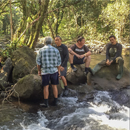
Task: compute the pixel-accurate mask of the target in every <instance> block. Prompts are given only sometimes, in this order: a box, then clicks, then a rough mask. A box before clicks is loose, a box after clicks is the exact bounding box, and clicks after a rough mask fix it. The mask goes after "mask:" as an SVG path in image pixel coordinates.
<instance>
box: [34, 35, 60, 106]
mask: <svg viewBox="0 0 130 130" xmlns="http://www.w3.org/2000/svg"><path fill="white" fill-rule="evenodd" d="M44 43H45V46H44V47H42V48H41V49H40V50H39V54H38V55H37V58H36V62H37V68H38V75H40V76H41V77H42V86H43V87H44V89H43V95H44V104H43V106H44V107H48V97H49V90H48V89H49V81H51V85H52V88H53V94H54V103H53V105H55V106H56V105H57V98H58V90H57V84H59V77H58V76H60V65H61V57H60V53H59V51H58V50H57V49H56V48H55V47H53V46H51V44H52V38H51V37H45V41H44Z"/></svg>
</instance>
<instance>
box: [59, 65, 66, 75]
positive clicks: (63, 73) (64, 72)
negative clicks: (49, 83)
mask: <svg viewBox="0 0 130 130" xmlns="http://www.w3.org/2000/svg"><path fill="white" fill-rule="evenodd" d="M66 72H67V67H64V70H63V71H61V72H60V75H61V76H65V77H66Z"/></svg>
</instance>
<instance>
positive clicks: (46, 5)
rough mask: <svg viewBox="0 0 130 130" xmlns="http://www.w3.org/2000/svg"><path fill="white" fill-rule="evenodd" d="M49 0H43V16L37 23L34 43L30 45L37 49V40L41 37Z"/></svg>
mask: <svg viewBox="0 0 130 130" xmlns="http://www.w3.org/2000/svg"><path fill="white" fill-rule="evenodd" d="M49 1H50V0H43V1H42V4H41V18H40V19H39V21H38V22H37V23H36V30H35V33H34V39H33V41H32V43H31V45H30V47H31V48H32V49H35V46H36V42H37V40H38V37H39V33H40V29H41V27H42V24H43V21H44V19H45V17H46V12H47V9H48V4H49Z"/></svg>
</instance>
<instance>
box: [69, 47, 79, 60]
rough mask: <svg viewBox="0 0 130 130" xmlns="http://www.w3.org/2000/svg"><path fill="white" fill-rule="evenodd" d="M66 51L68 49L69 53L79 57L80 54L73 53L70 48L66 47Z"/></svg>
mask: <svg viewBox="0 0 130 130" xmlns="http://www.w3.org/2000/svg"><path fill="white" fill-rule="evenodd" d="M68 51H69V53H70V54H72V55H75V56H76V57H78V58H80V55H78V54H77V53H75V52H74V51H73V50H72V49H71V48H68Z"/></svg>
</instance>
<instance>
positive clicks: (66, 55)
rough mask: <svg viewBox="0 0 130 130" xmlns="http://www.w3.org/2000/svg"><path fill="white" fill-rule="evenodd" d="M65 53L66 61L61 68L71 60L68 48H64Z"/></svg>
mask: <svg viewBox="0 0 130 130" xmlns="http://www.w3.org/2000/svg"><path fill="white" fill-rule="evenodd" d="M63 51H64V54H65V58H64V61H63V62H62V64H61V66H65V64H66V63H67V62H68V59H69V53H68V48H67V47H66V46H64V48H63Z"/></svg>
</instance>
